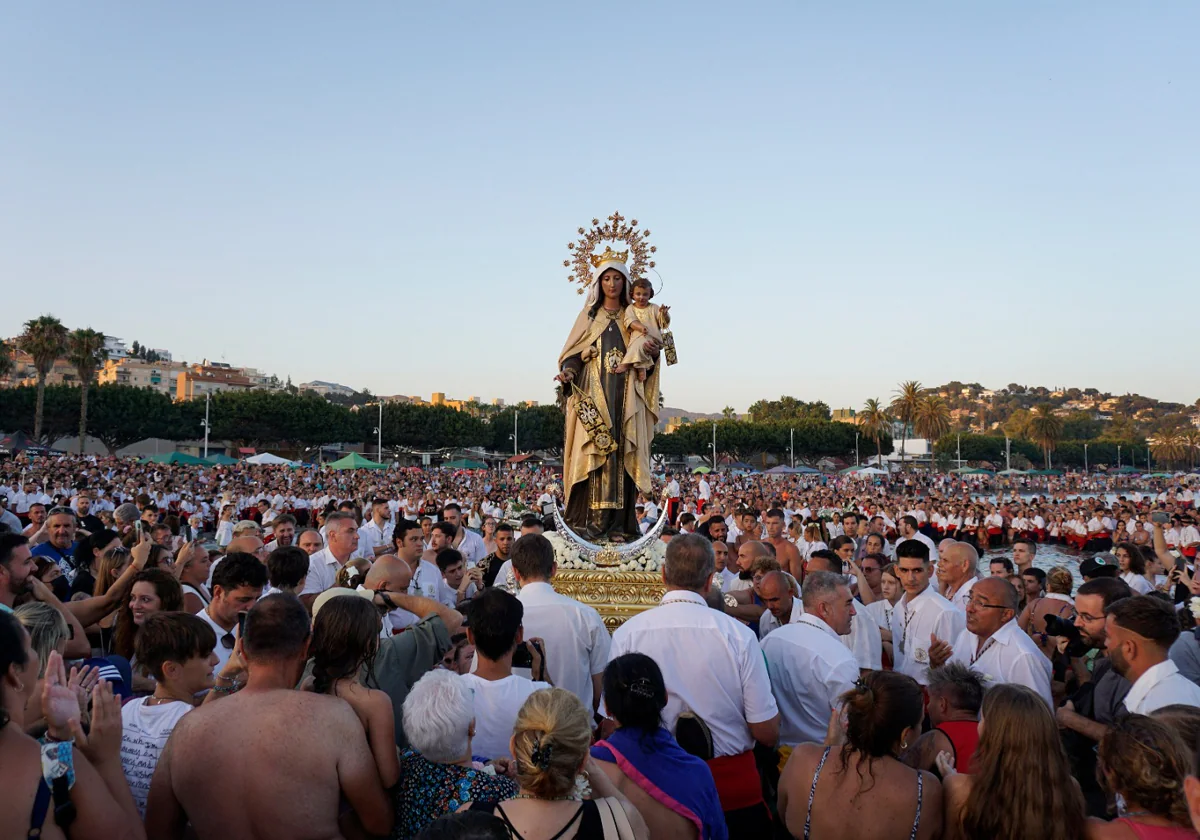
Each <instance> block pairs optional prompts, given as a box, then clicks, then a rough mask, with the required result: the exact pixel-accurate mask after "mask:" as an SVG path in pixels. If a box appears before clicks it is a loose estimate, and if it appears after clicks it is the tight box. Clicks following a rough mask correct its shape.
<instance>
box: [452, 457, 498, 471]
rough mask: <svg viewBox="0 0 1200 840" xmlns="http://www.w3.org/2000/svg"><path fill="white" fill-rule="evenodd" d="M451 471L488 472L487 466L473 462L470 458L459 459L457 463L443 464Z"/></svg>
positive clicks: (480, 462) (479, 462)
mask: <svg viewBox="0 0 1200 840" xmlns="http://www.w3.org/2000/svg"><path fill="white" fill-rule="evenodd" d="M442 466H443V467H445V468H446V469H450V470H486V469H487V464H485V463H483V462H482V461H472V460H470V459H469V458H459V459H458V460H457V461H447V462H446V463H444V464H442Z"/></svg>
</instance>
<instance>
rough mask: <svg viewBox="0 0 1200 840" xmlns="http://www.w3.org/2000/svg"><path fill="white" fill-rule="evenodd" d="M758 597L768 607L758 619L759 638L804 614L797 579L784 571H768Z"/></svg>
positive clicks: (759, 585)
mask: <svg viewBox="0 0 1200 840" xmlns="http://www.w3.org/2000/svg"><path fill="white" fill-rule="evenodd" d="M758 597H759V598H760V599H762V602H763V604H764V605H765V606H766V608H767V609H766V612H764V613H763V614H762V617H761V618H759V620H758V638H759V639H765V638H766V637H767V634H768V633H770V632H771V631H772V630H778V629H779V628H780V627H783V626H784V625H787V624H794V623H795V622H796V621H797V620H799V618H800V616H802V615H804V606H803V605H802V604H801V602H800V598H799V593H798V592H797V591H796V586H795V580H794V579H793V578H791V577H789V576H788V575H786V574H784V573H783V572H767V573H766V574H765V575H764V576H763V579H762V581H761V582H760V583H759V584H758Z"/></svg>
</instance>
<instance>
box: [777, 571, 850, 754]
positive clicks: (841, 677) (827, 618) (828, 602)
mask: <svg viewBox="0 0 1200 840" xmlns="http://www.w3.org/2000/svg"><path fill="white" fill-rule="evenodd" d="M803 601H804V612H803V615H801V616H800V618H799V619H798V620H797V621H796V622H795V623H792V624H788V625H787V626H784V627H780V628H778V629H776V630H775V631H774V632H772V633H770V634H769V635H768V636H766V637H765V638H764V639H763V640H762V643H761V646H762V651H763V656H764V657H765V658H766V660H767V672H768V673H769V674H770V677H771V691H772V693H773V694H774V696H775V702H776V703H777V704H778V705H779V710H780V726H779V742H780V743H781V744H784V745H786V746H789V747H794V746H796V745H797V744H801V743H805V742H810V741H811V742H816V743H820V742H821V741H823V740H824V739H825V734H826V731H827V730H828V728H829V717H830V715H831V714H832V712H833V709H834V708H835V707H836V706H837V702H838V698H839V697H841V696H842V694H844V693H845V692H847V691H849V690H850V689H851V688H853V687H854V683H855V681H856V680H857V679H858V675H859V668H858V663H857V662H856V661H855V660H854V655H853V654H852V653H850V651H849V650H847V649H846V646H845V645H844V644H842V641H841V639H840V638H839V637H840V636H844V635H846V634H848V633H849V632H850V622H851V619H852V618H853V616H854V597H853V596H852V595H851V594H850V587H849V586H847V585H846V579H845V578H844V577H842V576H841V575H835V574H833V573H831V572H812V573H810V574H809V575H808V576H807V577H806V578H805V579H804V591H803Z"/></svg>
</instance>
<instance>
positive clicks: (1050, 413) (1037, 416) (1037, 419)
mask: <svg viewBox="0 0 1200 840" xmlns="http://www.w3.org/2000/svg"><path fill="white" fill-rule="evenodd" d="M1062 429H1063V422H1062V418H1061V417H1059V416H1058V415H1056V414H1055V413H1054V406H1052V405H1050V403H1040V404H1039V405H1036V406H1034V407H1033V413H1032V414H1030V415H1029V434H1030V435H1031V436H1032V437H1033V439H1034V441H1035V442H1036V443H1039V444H1041V446H1042V451H1043V452H1045V453H1046V469H1050V450H1052V449H1053V448H1054V444H1056V443H1058V441H1059V439H1060V438H1061V437H1062Z"/></svg>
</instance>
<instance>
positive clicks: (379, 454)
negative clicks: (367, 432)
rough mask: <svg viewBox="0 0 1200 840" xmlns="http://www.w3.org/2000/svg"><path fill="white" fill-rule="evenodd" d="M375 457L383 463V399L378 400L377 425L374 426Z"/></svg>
mask: <svg viewBox="0 0 1200 840" xmlns="http://www.w3.org/2000/svg"><path fill="white" fill-rule="evenodd" d="M375 434H376V435H378V437H376V438H375V441H376V443H375V459H376V460H377V461H379V463H381V464H382V463H383V400H380V401H379V425H378V426H376V427H375Z"/></svg>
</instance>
